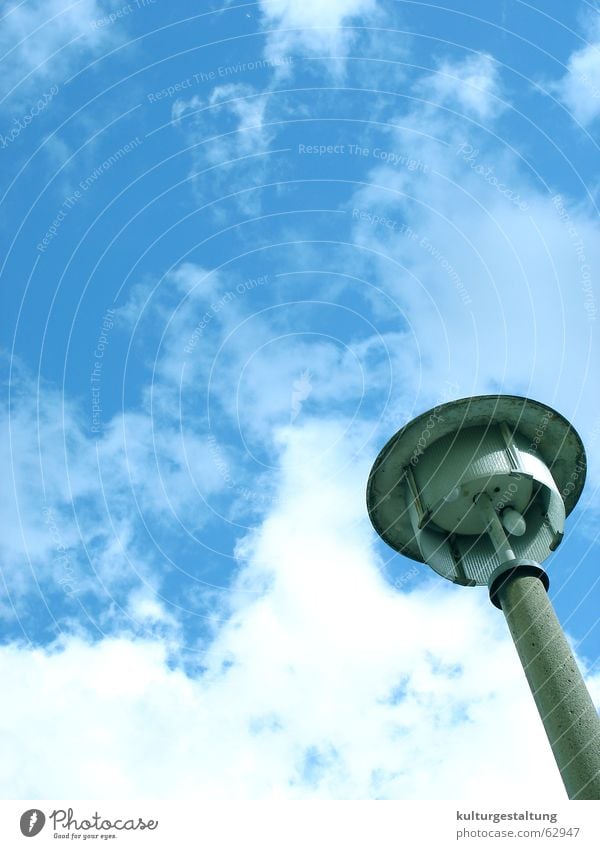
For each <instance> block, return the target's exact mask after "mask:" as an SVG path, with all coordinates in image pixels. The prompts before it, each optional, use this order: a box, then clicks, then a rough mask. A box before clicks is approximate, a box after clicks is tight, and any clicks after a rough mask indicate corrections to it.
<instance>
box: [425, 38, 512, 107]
mask: <svg viewBox="0 0 600 849" xmlns="http://www.w3.org/2000/svg"><path fill="white" fill-rule="evenodd" d="M416 89H417V91H418V92H421V93H422V94H423V95H424V96H425V97H427V98H428V99H430V100H432V101H433V102H434V103H439V104H441V105H444V106H449V107H451V108H455V109H456V108H458V109H460V110H461V111H463V112H464V113H465V114H467V115H471V116H473V117H474V118H477V119H478V120H482V121H488V120H489V119H490V118H492V117H495V116H496V115H498V114H499V113H500V112H502V111H503V109H504V108H505V107H506V103H505V102H504V100H503V91H502V85H501V80H500V73H499V71H498V66H497V64H496V62H495V61H494V59H493V57H492V56H490V54H489V53H480V54H478V55H476V56H468V57H467V58H466V59H463V60H462V61H457V62H451V61H448V60H446V61H443V62H440V64H439V66H438V68H437V70H436V72H435V73H434V74H431V75H428V76H426V77H424V78H422V79H421V80H420V81H419V82H418V83H417V85H416Z"/></svg>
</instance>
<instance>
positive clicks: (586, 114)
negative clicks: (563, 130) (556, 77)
mask: <svg viewBox="0 0 600 849" xmlns="http://www.w3.org/2000/svg"><path fill="white" fill-rule="evenodd" d="M599 34H600V27H596V28H595V30H594V32H593V33H592V37H594V36H595V38H594V40H593V41H592V43H590V44H587V45H586V46H585V47H582V48H581V49H580V50H576V51H574V52H573V53H572V54H571V55H570V57H569V60H568V62H567V70H566V73H565V74H564V76H563V77H562V79H561V80H560V81H559V82H558V83H555V84H553V85H552V86H551V88H552V90H554V91H556V92H557V94H558V96H559V97H560V99H561V100H562V101H563V103H564V104H565V106H566V107H567V109H569V110H570V112H571V113H572V114H573V117H574V118H575V120H576V121H579V123H580V124H583V125H584V126H585V125H587V124H591V123H592V122H593V121H595V120H596V119H597V118H598V116H600V40H598V35H599Z"/></svg>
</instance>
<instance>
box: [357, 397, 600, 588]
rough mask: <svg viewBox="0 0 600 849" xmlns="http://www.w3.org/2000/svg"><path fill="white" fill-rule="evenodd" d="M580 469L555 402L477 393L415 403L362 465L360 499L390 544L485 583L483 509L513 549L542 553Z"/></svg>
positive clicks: (575, 489)
mask: <svg viewBox="0 0 600 849" xmlns="http://www.w3.org/2000/svg"><path fill="white" fill-rule="evenodd" d="M585 472H586V458H585V450H584V448H583V444H582V442H581V439H580V438H579V436H578V434H577V433H576V431H575V430H574V428H573V427H572V426H571V425H570V424H569V422H568V421H567V420H566V419H564V418H563V417H562V416H561V415H560V414H559V413H557V412H556V411H555V410H553V409H551V408H550V407H547V406H545V405H544V404H540V403H539V402H538V401H533V400H531V399H529V398H520V397H517V396H513V395H480V396H474V397H471V398H463V399H461V400H459V401H452V402H450V403H448V404H442V405H440V406H439V407H436V408H434V409H433V410H430V411H428V412H427V413H423V414H422V415H420V416H418V417H417V418H416V419H414V420H413V421H412V422H410V423H409V424H407V425H406V426H405V427H404V428H402V430H400V431H399V432H398V433H397V434H396V435H395V436H394V437H392V439H391V440H390V441H389V442H388V443H387V445H386V446H385V447H384V448H383V450H382V451H381V453H380V454H379V456H378V457H377V459H376V461H375V463H374V465H373V468H372V470H371V474H370V475H369V482H368V485H367V508H368V511H369V516H370V518H371V522H372V523H373V526H374V527H375V530H376V531H377V532H378V533H379V535H380V536H381V537H382V538H383V539H384V540H385V541H386V542H387V543H388V544H389V545H390V546H391V547H392V548H394V549H396V551H400V552H401V553H402V554H406V555H407V556H408V557H411V558H412V559H414V560H419V561H421V562H425V563H427V564H428V565H429V566H431V567H432V568H433V569H434V570H435V571H436V572H438V573H439V574H440V575H442V576H443V577H445V578H447V579H448V580H450V581H453V582H454V583H458V584H464V585H469V586H473V585H476V584H487V582H488V579H489V577H490V575H491V574H492V572H494V570H495V569H496V567H497V566H498V558H497V549H495V548H494V545H493V543H492V540H491V539H490V536H489V533H488V530H489V524H490V515H493V514H490V512H489V511H490V510H493V511H494V512H495V513H496V514H497V516H498V518H499V520H500V523H501V526H502V528H503V529H504V532H505V534H506V539H507V540H508V543H509V544H510V549H512V551H513V552H514V555H515V557H518V558H525V559H530V560H535V561H537V562H540V563H541V562H542V561H543V560H544V559H545V558H546V557H548V556H549V554H550V553H551V552H552V551H553V550H554V549H555V548H556V547H557V546H558V545H559V543H560V541H561V539H562V536H563V531H564V521H565V517H566V516H567V515H568V514H569V513H570V512H571V510H572V509H573V507H574V506H575V504H576V503H577V500H578V499H579V496H580V494H581V490H582V488H583V483H584V480H585ZM482 496H485V498H483V499H482ZM484 502H485V509H483V505H484ZM494 521H495V520H494ZM498 527H500V526H498ZM500 533H501V534H502V531H500Z"/></svg>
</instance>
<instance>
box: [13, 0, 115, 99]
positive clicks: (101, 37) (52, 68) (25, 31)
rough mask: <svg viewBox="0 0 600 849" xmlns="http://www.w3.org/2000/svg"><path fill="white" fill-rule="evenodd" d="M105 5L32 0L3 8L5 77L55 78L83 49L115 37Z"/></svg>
mask: <svg viewBox="0 0 600 849" xmlns="http://www.w3.org/2000/svg"><path fill="white" fill-rule="evenodd" d="M109 9H110V5H109V4H107V3H103V2H98V0H79V1H78V2H71V0H33V2H27V3H13V4H12V5H10V6H9V7H8V9H6V8H5V9H4V10H3V17H2V26H1V27H0V54H2V74H3V78H4V81H5V83H8V84H9V85H10V86H11V87H12V86H18V85H20V84H27V83H28V82H29V81H33V80H36V79H39V78H44V79H48V78H50V79H54V80H57V76H60V75H64V74H65V73H67V71H68V70H69V69H71V68H72V67H73V65H74V63H75V62H77V61H81V55H82V51H84V50H96V49H99V48H102V47H104V46H105V45H106V44H108V43H109V42H110V40H111V38H112V37H114V25H112V26H109V25H107V22H106V15H107V13H108V12H109ZM57 81H58V80H57Z"/></svg>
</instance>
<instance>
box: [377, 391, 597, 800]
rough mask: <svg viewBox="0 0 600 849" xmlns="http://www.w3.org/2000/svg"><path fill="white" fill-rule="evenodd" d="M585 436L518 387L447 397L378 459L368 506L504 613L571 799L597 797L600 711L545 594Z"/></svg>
mask: <svg viewBox="0 0 600 849" xmlns="http://www.w3.org/2000/svg"><path fill="white" fill-rule="evenodd" d="M585 470H586V459H585V451H584V448H583V444H582V442H581V439H580V438H579V436H578V435H577V433H576V432H575V430H574V429H573V427H572V426H571V425H570V424H569V422H568V421H567V420H566V419H564V418H563V417H562V416H561V415H560V414H559V413H557V412H556V411H555V410H552V409H551V408H550V407H547V406H545V405H544V404H540V403H539V402H537V401H532V400H531V399H529V398H520V397H516V396H512V395H481V396H475V397H471V398H463V399H461V400H459V401H452V402H451V403H448V404H442V405H440V406H438V407H435V408H434V409H433V410H430V411H429V412H427V413H423V414H422V415H420V416H418V417H417V418H416V419H414V420H413V421H412V422H410V423H409V424H407V425H406V426H405V427H404V428H402V430H400V431H399V432H398V433H397V434H396V435H395V436H393V437H392V439H391V440H390V441H389V442H388V443H387V445H386V446H385V447H384V448H383V450H382V451H381V452H380V454H379V456H378V457H377V459H376V461H375V463H374V465H373V468H372V470H371V474H370V475H369V482H368V485H367V508H368V511H369V516H370V519H371V522H372V523H373V526H374V528H375V530H376V531H377V533H378V534H379V535H380V536H381V537H382V538H383V539H384V540H385V542H387V543H388V545H390V546H391V547H392V548H394V549H395V550H396V551H399V552H401V553H402V554H405V555H406V556H408V557H411V558H412V559H413V560H418V561H420V562H422V563H427V564H428V565H429V566H431V567H432V569H434V570H435V571H436V572H438V573H439V574H440V575H441V576H442V577H444V578H447V579H448V580H450V581H452V582H454V583H456V584H461V585H463V586H469V587H471V586H478V585H487V586H488V588H489V594H490V599H491V601H492V603H493V604H494V605H495V606H496V607H498V608H500V609H501V610H502V612H503V613H504V615H505V617H506V620H507V623H508V627H509V629H510V632H511V635H512V638H513V640H514V643H515V646H516V649H517V652H518V654H519V657H520V659H521V662H522V664H523V669H524V671H525V675H526V677H527V680H528V682H529V686H530V688H531V691H532V694H533V697H534V699H535V702H536V705H537V707H538V710H539V713H540V716H541V719H542V722H543V723H544V728H545V730H546V734H547V736H548V740H549V741H550V745H551V747H552V751H553V753H554V757H555V759H556V763H557V765H558V768H559V770H560V774H561V777H562V780H563V783H564V785H565V788H566V790H567V794H568V796H569V798H570V799H600V719H599V718H598V714H597V713H596V709H595V707H594V704H593V702H592V700H591V698H590V695H589V693H588V691H587V689H586V686H585V684H584V682H583V678H582V677H581V673H580V672H579V669H578V667H577V665H576V663H575V659H574V657H573V654H572V652H571V650H570V648H569V645H568V643H567V641H566V639H565V636H564V634H563V632H562V629H561V626H560V623H559V622H558V619H557V618H556V614H555V613H554V610H553V608H552V605H551V604H550V601H549V599H548V595H547V590H548V586H549V581H548V576H547V574H546V572H545V571H544V569H542V567H541V565H540V563H541V562H542V561H543V560H545V559H546V557H548V556H549V555H550V553H551V552H552V551H554V549H555V548H556V547H557V546H558V545H559V544H560V542H561V540H562V537H563V531H564V522H565V517H566V516H568V514H569V513H570V512H571V510H572V509H573V507H574V506H575V504H576V503H577V501H578V499H579V496H580V494H581V490H582V488H583V483H584V480H585Z"/></svg>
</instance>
